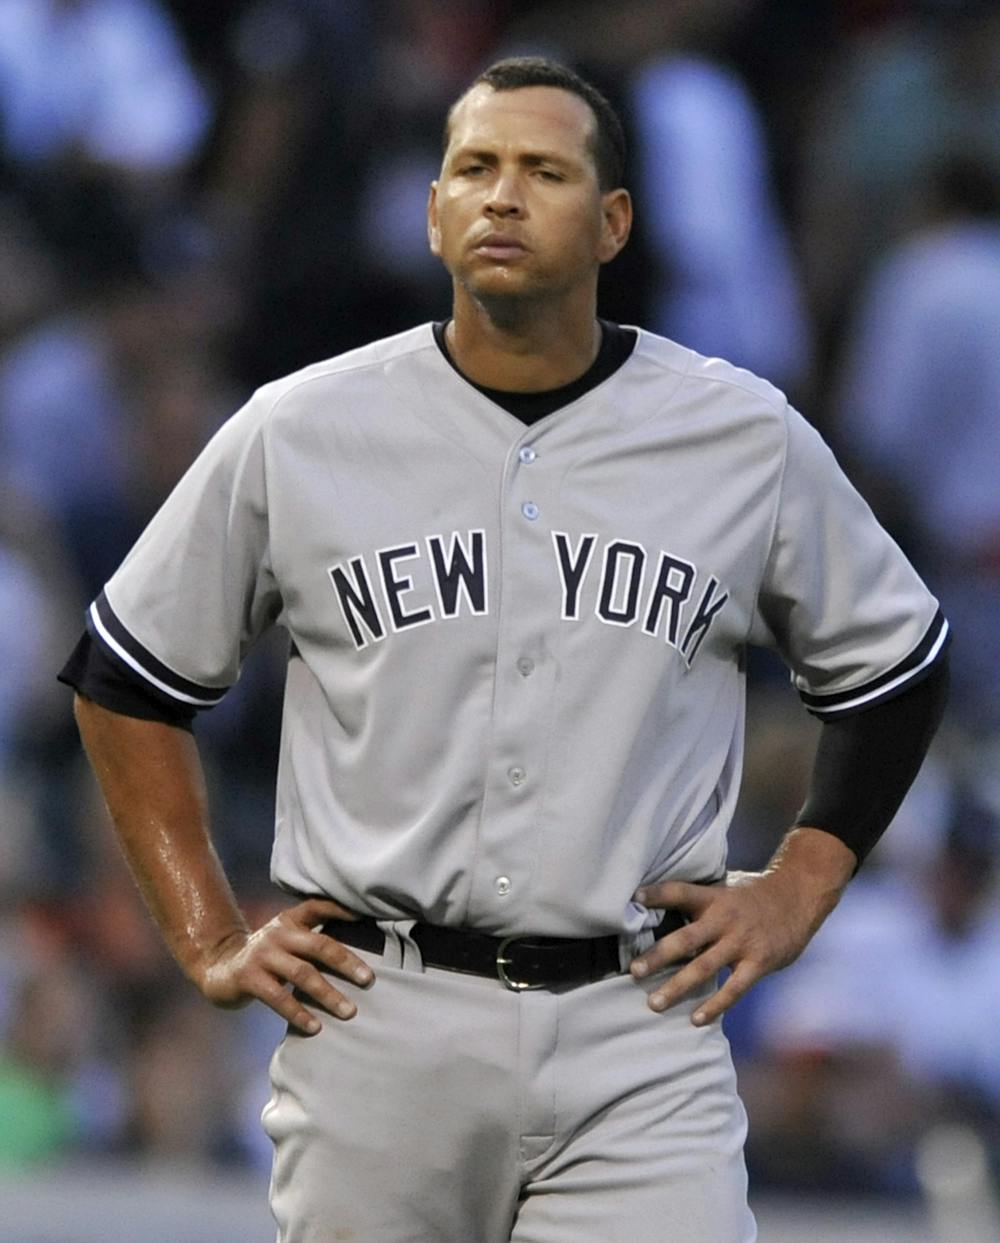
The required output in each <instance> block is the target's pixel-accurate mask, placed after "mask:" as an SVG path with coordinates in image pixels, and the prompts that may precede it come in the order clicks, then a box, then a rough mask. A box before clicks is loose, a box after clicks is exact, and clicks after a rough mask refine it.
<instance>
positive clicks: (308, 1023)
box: [247, 976, 322, 1036]
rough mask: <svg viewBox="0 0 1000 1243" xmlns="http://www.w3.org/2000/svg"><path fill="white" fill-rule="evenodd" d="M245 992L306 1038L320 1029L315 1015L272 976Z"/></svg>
mask: <svg viewBox="0 0 1000 1243" xmlns="http://www.w3.org/2000/svg"><path fill="white" fill-rule="evenodd" d="M247 991H248V992H249V993H250V994H251V995H252V996H254V997H256V998H257V999H258V1001H262V1002H263V1003H264V1005H265V1006H269V1007H270V1008H271V1009H272V1010H273V1011H274V1012H275V1014H277V1015H280V1017H281V1018H283V1019H284V1020H285V1022H286V1023H288V1024H290V1025H291V1026H292V1027H295V1028H297V1029H298V1030H299V1031H300V1032H302V1033H303V1034H304V1035H306V1036H315V1035H316V1033H317V1032H318V1031H319V1030H320V1028H321V1027H322V1024H321V1023H320V1021H319V1019H318V1018H317V1017H316V1015H315V1014H313V1013H312V1012H311V1011H309V1010H307V1009H306V1008H305V1006H304V1005H303V1004H302V1002H301V1001H300V1000H299V999H298V998H297V997H296V996H295V995H294V993H290V992H289V991H288V989H287V988H286V987H285V986H284V985H283V984H282V983H281V981H280V980H276V979H275V978H274V977H273V976H264V977H263V978H262V979H261V980H259V981H258V982H257V985H256V987H252V986H251V987H249V988H248V989H247Z"/></svg>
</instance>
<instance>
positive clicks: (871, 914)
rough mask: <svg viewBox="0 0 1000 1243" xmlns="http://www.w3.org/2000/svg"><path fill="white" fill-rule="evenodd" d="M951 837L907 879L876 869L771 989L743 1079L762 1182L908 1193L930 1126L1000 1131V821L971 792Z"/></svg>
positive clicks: (957, 808)
mask: <svg viewBox="0 0 1000 1243" xmlns="http://www.w3.org/2000/svg"><path fill="white" fill-rule="evenodd" d="M938 829H939V832H940V833H941V834H942V837H941V840H940V842H939V846H938V850H937V852H936V854H935V855H934V856H933V857H931V858H928V859H927V860H926V861H925V862H923V863H921V864H919V865H914V866H911V867H910V868H909V869H908V870H907V872H905V873H903V872H896V873H889V872H885V871H879V868H878V866H877V862H876V865H875V866H874V867H872V868H871V870H870V871H869V870H866V872H865V873H863V874H862V875H861V876H860V877H859V878H858V879H857V880H856V881H855V882H854V884H853V885H852V886H851V887H850V889H849V890H848V891H847V893H846V894H845V896H844V898H843V900H842V902H841V906H840V909H839V910H838V911H837V913H836V915H835V916H834V917H833V918H832V919H831V920H829V921H828V924H826V925H824V927H823V929H821V931H820V932H819V933H818V934H817V936H816V939H815V940H814V942H813V944H812V945H811V946H810V947H809V952H808V954H807V955H805V956H804V957H803V959H802V960H801V961H800V962H799V963H796V964H795V965H794V966H792V967H791V968H788V969H787V970H786V971H784V972H782V973H781V974H780V975H778V976H775V977H772V979H770V980H769V981H768V982H767V985H766V987H765V989H764V990H763V992H762V995H761V998H760V999H759V1001H758V1015H757V1022H758V1034H759V1038H760V1040H761V1043H762V1046H763V1047H762V1049H761V1050H760V1051H761V1052H764V1053H765V1054H766V1057H765V1058H763V1059H760V1061H759V1063H758V1066H757V1068H756V1069H754V1070H752V1071H750V1072H748V1074H747V1075H746V1076H744V1078H743V1088H744V1091H745V1092H746V1093H747V1106H748V1109H749V1110H750V1111H751V1112H752V1114H753V1117H754V1123H755V1129H756V1130H757V1136H756V1138H755V1139H754V1145H755V1146H756V1155H755V1160H756V1164H757V1166H758V1170H759V1172H760V1173H761V1175H763V1176H767V1177H769V1178H770V1179H772V1180H774V1181H778V1182H783V1183H787V1184H790V1185H795V1186H799V1187H813V1188H814V1187H816V1186H827V1187H830V1186H853V1187H855V1188H857V1187H867V1188H868V1189H869V1190H874V1191H883V1192H887V1191H888V1192H891V1191H907V1190H912V1189H913V1187H914V1185H915V1183H914V1177H913V1158H914V1146H915V1143H916V1141H917V1140H918V1138H919V1136H920V1134H921V1133H922V1132H923V1131H924V1130H926V1129H928V1128H929V1126H930V1125H931V1122H932V1121H934V1120H962V1121H965V1122H967V1123H970V1124H972V1125H975V1126H976V1127H977V1128H979V1129H980V1130H983V1131H984V1132H985V1135H986V1139H987V1141H988V1142H990V1143H993V1142H995V1141H996V1139H997V1137H998V1136H1000V1045H998V1044H997V1041H996V1014H997V1013H998V1011H1000V977H998V975H997V971H996V967H995V964H996V961H997V955H998V954H1000V894H998V891H997V887H996V884H995V854H996V832H997V824H996V821H995V818H994V817H992V816H991V815H990V814H989V813H988V812H987V811H986V810H985V809H984V808H982V807H981V806H977V805H976V804H975V803H974V802H970V801H969V800H968V799H966V798H964V797H958V798H957V799H953V801H952V808H951V812H950V817H949V820H947V821H946V822H944V823H943V824H940V825H939V826H938ZM891 836H892V834H891V833H890V837H891ZM880 849H881V848H880ZM873 862H875V856H873Z"/></svg>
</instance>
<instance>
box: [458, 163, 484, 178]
mask: <svg viewBox="0 0 1000 1243" xmlns="http://www.w3.org/2000/svg"><path fill="white" fill-rule="evenodd" d="M485 172H486V165H485V164H463V165H462V167H461V168H460V169H459V170H458V174H459V176H460V177H478V176H479V174H480V173H485Z"/></svg>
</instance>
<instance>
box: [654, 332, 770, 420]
mask: <svg viewBox="0 0 1000 1243" xmlns="http://www.w3.org/2000/svg"><path fill="white" fill-rule="evenodd" d="M639 334H640V336H639V340H640V342H642V341H643V340H646V341H648V340H649V339H650V337H651V334H650V333H648V332H645V331H644V330H643V329H641V328H640V329H639ZM664 340H666V338H664ZM672 344H676V343H672ZM680 348H682V349H684V350H685V356H686V363H687V365H686V366H685V367H684V368H683V370H682V369H680V368H678V367H675V366H672V365H671V364H670V363H668V362H666V361H664V360H663V359H661V358H657V357H656V355H655V354H653V353H652V352H650V351H648V350H643V352H642V357H643V358H646V359H648V360H649V361H650V362H651V363H653V365H654V366H657V367H660V368H661V369H662V370H664V371H671V372H673V373H674V374H675V375H679V376H680V377H681V378H682V379H685V380H692V381H700V382H702V383H704V384H723V385H726V386H727V387H729V388H735V389H739V390H740V392H741V393H747V394H748V395H749V396H751V397H756V398H758V399H759V400H760V401H761V402H763V403H764V404H765V405H767V406H769V407H770V408H771V409H772V410H773V411H774V413H775V414H778V415H780V414H782V413H783V412H784V410H785V408H786V407H787V405H788V398H787V397H786V396H785V395H784V394H783V393H782V392H781V391H780V390H779V389H776V388H774V385H772V384H771V383H770V382H769V381H767V380H765V379H763V378H762V377H759V376H758V377H756V378H757V379H758V380H759V381H760V383H761V385H762V386H766V387H767V388H769V389H773V391H774V394H775V395H774V396H773V397H772V396H770V394H765V393H762V392H759V391H758V390H757V389H756V388H754V387H753V386H751V385H749V384H745V383H742V382H741V381H739V380H734V379H729V378H727V377H725V376H692V374H691V364H692V361H693V359H694V358H697V357H698V354H697V352H696V351H695V350H689V349H687V348H686V347H685V346H681V347H680ZM720 361H724V360H720Z"/></svg>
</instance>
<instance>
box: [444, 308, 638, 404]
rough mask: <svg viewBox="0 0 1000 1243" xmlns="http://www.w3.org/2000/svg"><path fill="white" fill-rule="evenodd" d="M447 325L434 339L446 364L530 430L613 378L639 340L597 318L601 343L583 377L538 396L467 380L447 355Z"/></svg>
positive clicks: (627, 330) (631, 332)
mask: <svg viewBox="0 0 1000 1243" xmlns="http://www.w3.org/2000/svg"><path fill="white" fill-rule="evenodd" d="M449 322H450V321H448V320H446V319H444V320H441V321H439V322H438V323H436V324H435V325H434V340H435V341H436V342H437V344H438V349H439V350H440V351H441V353H442V354H443V355H444V356H445V358H446V359H447V360H448V362H449V364H450V365H451V366H452V367H454V369H455V370H456V371H457V372H458V374H459V375H460V376H461V377H462V379H463V380H465V381H466V382H467V383H468V384H471V385H472V387H473V388H476V389H478V390H479V391H480V392H481V393H482V394H483V396H484V397H488V398H489V399H490V401H493V402H496V404H497V405H498V406H502V407H503V408H504V410H506V411H507V413H508V414H512V415H513V416H514V418H515V419H520V420H521V422H522V423H527V424H528V426H529V427H530V426H531V424H532V423H537V422H538V420H539V419H544V418H545V416H546V415H547V414H551V413H552V412H553V410H558V409H560V407H562V406H568V405H569V404H570V402H571V401H576V399H577V398H578V397H582V396H583V395H584V393H589V392H590V390H591V389H592V388H596V387H597V386H598V384H603V383H604V381H605V380H606V379H607V378H608V376H611V375H614V373H615V372H616V371H617V370H618V368H619V367H620V366H621V365H622V363H624V362H626V361H627V359H628V358H629V357H630V356H631V354H632V351H633V350H634V349H635V343H636V341H637V340H638V339H639V334H638V333H637V332H636V330H635V329H634V328H623V327H622V326H621V325H620V324H612V323H610V322H609V321H608V320H606V319H599V320H598V321H597V322H598V323H599V324H600V326H601V344H600V346H599V347H598V351H597V357H596V358H595V359H594V361H593V362H592V363H591V365H590V366H589V367H588V368H587V370H586V371H585V372H584V373H583V375H581V376H577V378H576V379H575V380H571V381H570V383H569V384H563V385H562V386H561V387H560V388H547V389H543V390H542V391H541V392H537V393H512V392H510V391H509V390H508V389H501V388H487V387H486V385H485V384H477V383H476V382H475V380H470V379H469V377H468V376H467V375H466V374H465V372H464V371H461V370H459V368H458V367H456V366H455V360H454V359H453V358H452V356H451V354H450V353H449V352H448V343H447V341H446V340H445V335H444V333H445V329H446V328H447V326H448V323H449Z"/></svg>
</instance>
